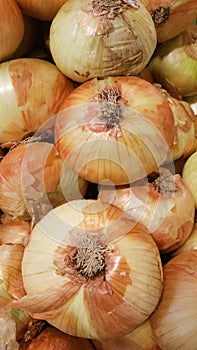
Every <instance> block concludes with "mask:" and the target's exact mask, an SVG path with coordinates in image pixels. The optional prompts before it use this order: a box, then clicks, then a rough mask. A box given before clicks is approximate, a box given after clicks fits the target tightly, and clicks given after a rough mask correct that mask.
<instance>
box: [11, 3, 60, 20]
mask: <svg viewBox="0 0 197 350" xmlns="http://www.w3.org/2000/svg"><path fill="white" fill-rule="evenodd" d="M16 2H17V4H18V5H19V7H20V8H21V10H22V12H23V13H25V14H26V15H28V16H31V17H33V18H36V19H40V20H42V21H51V20H52V19H53V18H54V17H55V15H56V13H57V11H58V10H59V9H60V7H61V6H62V5H63V4H64V3H65V2H66V0H48V2H47V6H46V2H45V0H16Z"/></svg>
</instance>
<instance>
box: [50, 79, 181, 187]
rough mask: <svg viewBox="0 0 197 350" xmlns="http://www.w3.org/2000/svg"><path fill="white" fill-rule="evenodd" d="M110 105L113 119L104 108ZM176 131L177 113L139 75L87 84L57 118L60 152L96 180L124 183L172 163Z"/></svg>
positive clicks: (66, 101) (67, 100)
mask: <svg viewBox="0 0 197 350" xmlns="http://www.w3.org/2000/svg"><path fill="white" fill-rule="evenodd" d="M105 91H106V95H107V97H105ZM113 94H114V100H116V98H117V101H115V102H114V101H113V100H112V95H113ZM102 95H104V97H103V96H102ZM105 108H106V115H108V114H107V113H109V115H110V109H111V110H113V108H114V113H112V114H111V115H112V117H111V120H109V119H110V118H108V117H107V116H106V115H105V114H104V113H105V112H103V115H102V113H101V112H100V111H102V109H103V111H104V110H105ZM99 113H100V114H99ZM116 114H117V115H116ZM100 115H101V116H100ZM115 117H117V118H115ZM99 118H100V119H99ZM107 123H108V124H107ZM174 135H175V128H174V120H173V114H172V111H171V109H170V107H169V104H168V102H167V101H166V99H165V98H164V96H162V94H161V93H160V91H158V89H157V88H156V87H155V86H154V85H153V84H151V83H150V82H148V81H146V80H144V79H141V78H139V77H134V76H118V77H109V78H108V79H102V80H98V79H92V80H91V81H88V82H85V83H83V84H81V85H80V86H79V87H77V88H76V89H74V91H72V92H71V93H70V94H69V96H68V97H67V98H65V99H64V101H63V102H62V104H61V106H60V108H59V112H58V114H57V117H56V122H55V144H56V147H57V149H58V152H59V154H60V156H61V157H62V158H63V159H65V161H66V163H67V164H68V166H70V167H71V169H73V170H74V171H76V172H77V173H79V175H80V176H81V177H82V178H85V179H86V180H88V181H90V182H93V183H99V182H101V181H102V180H103V179H106V178H107V179H109V180H111V181H112V182H113V183H114V184H116V185H122V184H126V183H131V182H134V181H136V180H138V179H139V178H142V177H144V176H146V175H147V174H149V173H150V172H152V171H155V170H156V169H157V168H158V166H159V165H160V164H161V163H163V162H164V161H166V158H167V157H168V154H169V148H170V147H171V145H172V144H173V140H174ZM76 140H77V141H76ZM90 149H91V152H90ZM79 154H80V157H79V156H78V155H79ZM169 161H170V160H169Z"/></svg>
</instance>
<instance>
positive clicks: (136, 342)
mask: <svg viewBox="0 0 197 350" xmlns="http://www.w3.org/2000/svg"><path fill="white" fill-rule="evenodd" d="M93 344H94V345H95V347H96V350H109V349H113V350H159V347H158V346H157V344H156V343H155V341H154V340H153V335H152V329H151V326H150V321H149V319H148V320H146V321H145V322H144V323H142V324H141V325H140V326H139V327H137V328H136V329H135V330H134V331H133V332H131V333H129V334H128V335H125V336H124V337H120V338H116V339H110V340H107V341H105V342H100V341H99V340H94V341H93Z"/></svg>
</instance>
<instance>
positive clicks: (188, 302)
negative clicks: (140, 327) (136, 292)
mask: <svg viewBox="0 0 197 350" xmlns="http://www.w3.org/2000/svg"><path fill="white" fill-rule="evenodd" d="M163 272H164V286H163V292H162V297H161V299H160V302H159V305H158V307H157V308H156V309H155V311H154V312H153V314H152V315H151V317H150V323H151V327H152V331H153V336H154V339H155V341H156V343H157V344H158V346H159V347H160V348H161V350H176V349H177V350H178V349H179V350H195V349H196V342H197V333H196V322H197V312H196V307H195V305H196V298H197V289H196V283H197V280H196V277H197V250H193V251H190V252H187V253H182V254H180V255H178V256H176V257H174V258H172V259H171V260H170V261H169V262H168V263H167V264H166V265H165V266H164V267H163Z"/></svg>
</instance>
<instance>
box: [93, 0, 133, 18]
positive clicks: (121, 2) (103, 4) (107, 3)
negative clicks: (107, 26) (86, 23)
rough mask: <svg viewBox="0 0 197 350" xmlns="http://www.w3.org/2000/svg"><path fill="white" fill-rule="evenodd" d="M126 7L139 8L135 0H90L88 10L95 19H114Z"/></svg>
mask: <svg viewBox="0 0 197 350" xmlns="http://www.w3.org/2000/svg"><path fill="white" fill-rule="evenodd" d="M128 7H132V8H135V9H138V8H139V5H138V3H137V1H136V0H113V1H112V0H91V1H90V3H89V5H88V8H89V9H90V12H91V13H92V15H93V16H95V17H100V16H105V17H107V18H109V19H114V18H115V17H116V16H117V15H119V14H120V13H122V12H123V11H124V10H126V9H127V8H128Z"/></svg>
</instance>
